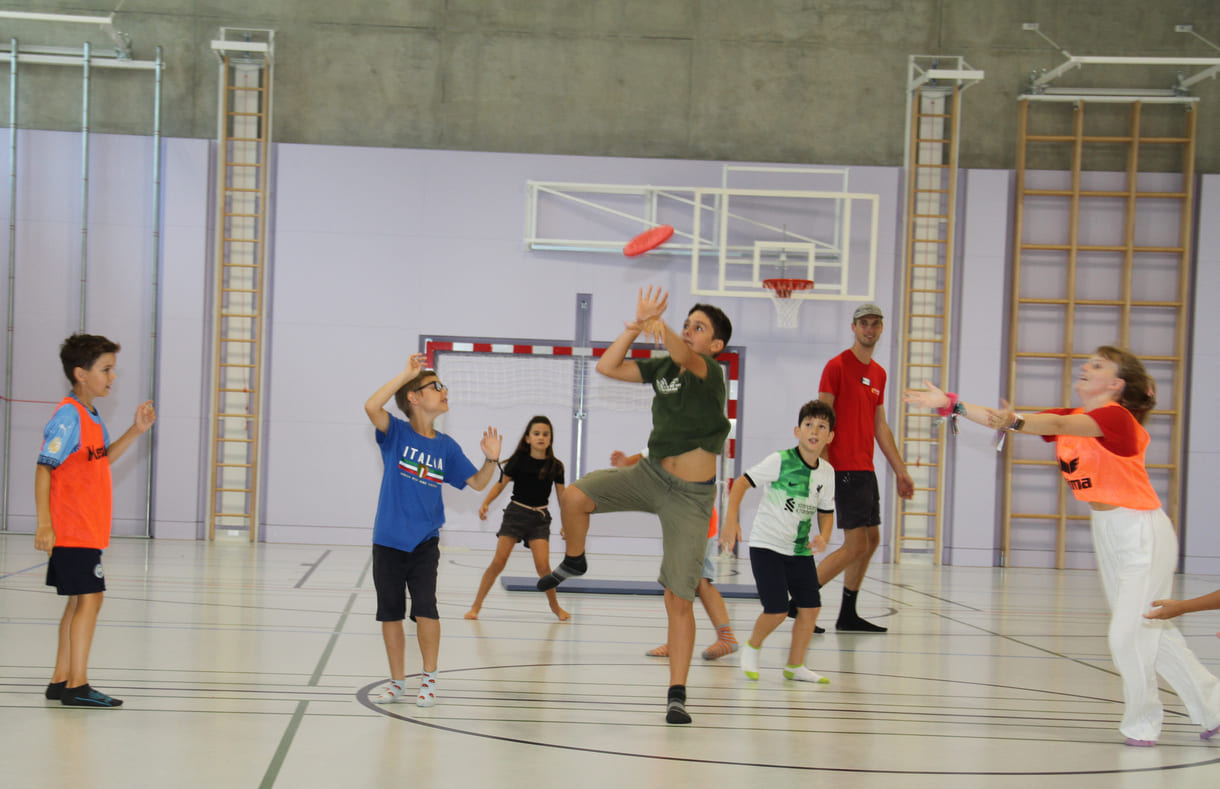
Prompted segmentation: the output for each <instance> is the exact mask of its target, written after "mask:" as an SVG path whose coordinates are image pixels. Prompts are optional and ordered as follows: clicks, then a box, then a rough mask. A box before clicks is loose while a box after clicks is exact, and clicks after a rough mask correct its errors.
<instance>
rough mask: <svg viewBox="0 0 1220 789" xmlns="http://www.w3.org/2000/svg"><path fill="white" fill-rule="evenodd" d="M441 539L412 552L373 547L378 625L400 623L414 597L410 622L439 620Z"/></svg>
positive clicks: (434, 538)
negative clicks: (438, 581)
mask: <svg viewBox="0 0 1220 789" xmlns="http://www.w3.org/2000/svg"><path fill="white" fill-rule="evenodd" d="M440 546H441V541H440V538H439V537H433V538H432V539H430V540H424V541H423V542H421V543H420V544H419V545H417V546H415V550H413V551H400V550H398V549H397V548H389V547H386V546H385V545H377V544H375V543H374V545H373V586H374V587H375V588H376V589H377V621H378V622H401V621H402V620H403V619H405V618H406V614H407V593H410V595H411V621H412V622H414V621H415V618H416V617H418V616H422V617H423V618H424V619H440V618H441V616H440V613H439V612H438V611H437V609H436V569H437V567H438V566H439V565H440V563H441V547H440Z"/></svg>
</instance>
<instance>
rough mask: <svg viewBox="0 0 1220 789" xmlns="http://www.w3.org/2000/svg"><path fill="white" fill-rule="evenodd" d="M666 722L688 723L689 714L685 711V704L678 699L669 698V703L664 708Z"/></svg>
mask: <svg viewBox="0 0 1220 789" xmlns="http://www.w3.org/2000/svg"><path fill="white" fill-rule="evenodd" d="M665 722H666V723H678V724H681V723H690V715H689V714H688V713H687V712H686V705H685V704H683V703H682V701H681V700H679V699H670V700H669V704H668V705H666V708H665Z"/></svg>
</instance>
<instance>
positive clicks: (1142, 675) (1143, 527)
mask: <svg viewBox="0 0 1220 789" xmlns="http://www.w3.org/2000/svg"><path fill="white" fill-rule="evenodd" d="M1092 530H1093V548H1094V550H1095V551H1096V553H1097V569H1098V571H1099V572H1100V573H1101V582H1102V585H1103V586H1104V587H1105V590H1106V600H1107V601H1108V602H1109V604H1110V634H1109V639H1110V654H1111V656H1112V657H1113V658H1114V665H1115V667H1116V668H1118V673H1119V674H1120V675H1121V676H1122V680H1123V701H1124V707H1123V721H1122V724H1121V725H1120V726H1119V730H1120V731H1121V732H1122V733H1123V734H1124V735H1125V736H1127V737H1132V738H1134V739H1137V740H1156V739H1157V738H1158V737H1160V734H1161V720H1162V718H1163V717H1164V710H1163V709H1162V707H1161V697H1160V693H1159V691H1158V689H1157V674H1160V675H1161V676H1162V677H1164V678H1165V681H1166V682H1168V683H1169V685H1170V687H1172V688H1173V689H1174V691H1175V692H1176V693H1177V694H1178V696H1179V697H1180V698H1181V699H1182V703H1183V704H1185V705H1186V711H1187V712H1188V713H1189V714H1190V717H1191V720H1193V721H1194V722H1195V723H1197V724H1199V725H1200V726H1202V727H1203V728H1204V729H1211V728H1214V727H1216V726H1220V680H1217V679H1216V678H1215V677H1214V676H1212V675H1211V674H1210V673H1209V672H1208V671H1207V669H1205V668H1204V667H1203V666H1202V664H1200V663H1199V660H1198V658H1196V657H1195V656H1194V653H1193V652H1191V651H1190V648H1189V647H1187V646H1186V641H1185V639H1183V638H1182V634H1181V633H1179V632H1178V629H1177V628H1176V627H1175V626H1174V625H1173V624H1172V622H1171V621H1170V620H1164V619H1145V618H1144V614H1145V613H1147V611H1148V610H1149V608H1150V604H1151V603H1152V601H1153V600H1160V599H1164V598H1168V597H1172V594H1171V591H1172V588H1173V573H1174V568H1175V566H1176V564H1177V560H1178V538H1177V536H1176V535H1175V534H1174V531H1173V524H1172V523H1170V522H1169V518H1168V516H1166V515H1165V513H1164V512H1163V511H1162V510H1159V509H1157V510H1129V509H1123V508H1121V507H1120V508H1119V509H1116V510H1107V511H1104V512H1102V511H1097V510H1094V511H1093V513H1092Z"/></svg>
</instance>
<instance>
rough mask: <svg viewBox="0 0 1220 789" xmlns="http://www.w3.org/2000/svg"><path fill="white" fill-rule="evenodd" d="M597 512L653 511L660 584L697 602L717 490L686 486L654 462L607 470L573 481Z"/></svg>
mask: <svg viewBox="0 0 1220 789" xmlns="http://www.w3.org/2000/svg"><path fill="white" fill-rule="evenodd" d="M572 484H573V485H575V486H576V487H577V488H579V489H580V492H581V493H583V494H585V495H586V496H588V497H589V499H590V500H591V501H592V502H593V505H594V508H595V509H594V511H595V512H651V513H653V514H655V515H657V516H658V517H659V518H660V519H661V546H662V551H663V556H662V558H661V574H660V576H658V578H657V581H659V582H660V584H661V585H662V586H664V587H665V588H666V589H668V590H669V591H671V592H673V593H674V594H676V595H677V596H678V597H681V598H682V599H683V600H694V599H695V590H696V589H698V588H699V579H700V578H702V577H703V560H704V557H705V556H706V554H707V527H708V522H709V521H710V520H711V518H712V507H713V506H714V504H715V499H716V486H715V485H714V484H712V483H710V482H709V483H699V482H686V481H685V480H681V479H678V478H677V477H675V476H674V475H673V474H670V473H669V472H668V471H666V470H665V469H663V468H661V467H660V466H659V465H658V464H657V463H656V462H654V461H653V460H652V459H651V458H645V459H643V460H641V461H640V462H639V463H636V464H635V465H634V466H628V467H626V468H607V469H602V470H600V471H594V472H592V473H590V474H586V475H585V476H583V477H581V478H580V479H578V480H576V482H574V483H572Z"/></svg>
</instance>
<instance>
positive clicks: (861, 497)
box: [835, 471, 881, 529]
mask: <svg viewBox="0 0 1220 789" xmlns="http://www.w3.org/2000/svg"><path fill="white" fill-rule="evenodd" d="M835 520H836V521H838V523H839V528H840V529H858V528H860V527H861V526H880V525H881V491H880V490H878V489H877V474H876V472H873V471H836V472H835Z"/></svg>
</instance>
